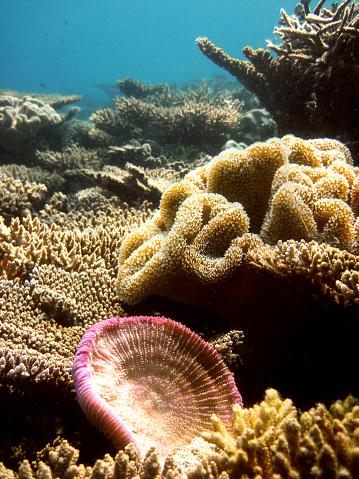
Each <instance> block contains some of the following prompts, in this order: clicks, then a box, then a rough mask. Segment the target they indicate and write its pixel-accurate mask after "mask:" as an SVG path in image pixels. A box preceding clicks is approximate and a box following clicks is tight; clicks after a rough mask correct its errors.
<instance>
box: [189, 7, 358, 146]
mask: <svg viewBox="0 0 359 479" xmlns="http://www.w3.org/2000/svg"><path fill="white" fill-rule="evenodd" d="M324 3H325V2H324V1H320V2H319V3H318V5H317V6H316V7H315V8H314V10H313V13H308V14H307V15H304V18H301V15H300V16H299V17H296V16H291V17H289V16H288V15H287V14H286V13H285V11H284V10H282V11H281V13H282V18H281V22H280V23H281V26H280V27H277V28H275V30H274V33H275V34H276V35H279V36H280V38H281V40H282V44H281V45H279V46H276V45H273V44H272V43H270V42H269V43H268V47H269V48H270V49H272V50H273V51H274V52H275V53H276V54H277V57H276V58H273V57H272V56H271V53H270V51H269V50H263V49H257V50H253V49H252V48H250V47H245V48H244V49H243V55H244V56H245V57H246V58H247V59H248V61H243V60H237V59H234V58H231V57H230V56H229V55H227V54H226V53H224V52H223V51H222V50H221V49H220V48H217V47H216V46H215V45H214V44H213V43H211V42H210V41H209V40H208V39H207V38H199V39H197V45H198V46H199V48H200V50H201V51H202V53H204V54H205V55H206V56H207V57H208V58H209V59H211V60H212V61H213V62H214V63H216V64H217V65H218V66H220V67H221V68H223V69H225V70H227V71H228V72H229V73H230V74H231V75H233V76H235V77H236V78H237V80H238V81H239V82H240V83H241V84H243V85H244V86H245V87H246V88H248V89H249V90H250V91H252V92H253V93H255V94H256V95H257V97H258V98H259V100H260V102H261V104H262V105H263V106H264V107H265V108H266V109H267V110H268V111H269V112H270V114H271V115H272V116H273V118H274V120H275V121H276V123H277V125H278V130H279V134H280V135H283V134H286V133H292V134H295V135H298V136H302V137H304V138H314V137H316V136H328V137H331V138H337V139H339V140H341V141H344V142H349V141H353V142H357V139H358V136H359V131H358V124H359V117H358V110H357V108H356V105H357V104H358V101H359V99H358V98H357V92H358V91H359V76H358V71H357V63H358V39H359V36H358V31H359V30H358V26H359V23H358V22H359V20H358V16H357V13H358V9H357V6H356V3H355V2H354V1H352V2H351V1H350V0H343V1H342V3H341V4H340V5H338V4H336V5H335V4H333V5H334V7H333V9H327V8H324V7H323V5H324Z"/></svg>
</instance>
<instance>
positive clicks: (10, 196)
mask: <svg viewBox="0 0 359 479" xmlns="http://www.w3.org/2000/svg"><path fill="white" fill-rule="evenodd" d="M46 192H47V188H46V186H45V185H43V184H41V183H29V182H27V181H25V182H22V181H21V180H19V179H17V180H15V179H13V178H9V177H7V176H6V175H5V174H4V173H2V174H0V214H1V218H2V219H3V218H4V219H5V220H6V221H11V218H16V217H19V218H22V217H24V216H27V215H28V214H31V213H34V211H35V210H34V206H35V205H36V204H38V203H40V202H41V201H42V200H43V199H44V197H45V195H46Z"/></svg>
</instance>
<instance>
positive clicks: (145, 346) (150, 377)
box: [73, 316, 242, 459]
mask: <svg viewBox="0 0 359 479" xmlns="http://www.w3.org/2000/svg"><path fill="white" fill-rule="evenodd" d="M73 378H74V383H75V388H76V392H77V397H78V400H79V403H80V405H81V407H82V409H83V410H84V411H85V413H86V415H87V416H88V417H89V419H90V420H91V421H92V422H93V423H94V424H95V425H97V426H99V428H100V429H101V430H102V431H103V432H105V433H106V434H107V435H108V436H110V437H111V438H112V440H113V441H114V444H115V445H116V447H118V448H121V447H124V446H125V445H127V444H128V443H130V442H132V443H133V444H134V445H135V446H136V448H137V450H138V452H139V454H140V455H143V454H144V453H146V452H147V451H148V449H149V448H150V447H153V446H156V449H157V452H158V454H159V457H160V458H162V459H164V458H165V457H166V456H167V454H168V453H169V452H171V451H172V450H173V449H174V448H175V447H179V446H182V445H185V444H187V443H189V442H190V441H191V440H192V439H193V438H194V437H196V436H197V435H198V434H200V433H201V432H203V431H206V430H207V431H209V430H210V429H211V414H216V415H217V416H218V417H220V418H221V420H222V421H224V423H226V424H227V425H228V427H230V418H231V410H232V406H233V405H234V404H239V405H240V406H241V405H242V400H241V396H240V394H239V392H238V390H237V388H236V386H235V383H234V379H233V376H232V374H231V373H230V371H229V370H228V369H227V367H226V366H225V364H224V362H223V360H222V359H221V358H220V356H219V354H218V353H217V351H216V350H215V349H214V348H213V347H212V346H211V345H209V344H208V343H206V342H205V341H204V340H203V339H201V338H200V337H199V336H198V335H197V334H195V333H193V332H192V331H190V330H189V329H188V328H186V327H185V326H183V325H181V324H180V323H177V322H175V321H172V320H170V319H167V318H162V317H146V316H132V317H128V318H118V317H114V318H110V319H108V320H105V321H102V322H100V323H98V324H95V325H93V326H92V327H91V328H90V329H89V330H88V331H86V332H85V334H84V336H83V338H82V340H81V342H80V344H79V346H78V349H77V352H76V355H75V359H74V365H73Z"/></svg>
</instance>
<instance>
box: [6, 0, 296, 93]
mask: <svg viewBox="0 0 359 479" xmlns="http://www.w3.org/2000/svg"><path fill="white" fill-rule="evenodd" d="M296 3H297V2H295V1H289V0H257V1H254V0H250V1H244V0H216V1H215V0H182V1H181V0H126V1H125V0H61V1H60V0H31V1H30V0H27V1H25V0H1V1H0V42H1V56H0V62H1V63H0V65H1V66H0V88H10V89H14V90H18V91H26V92H41V93H52V92H56V93H60V94H74V93H81V94H89V95H95V96H96V95H99V96H101V95H104V93H102V92H101V91H100V90H99V89H98V88H97V87H95V86H94V84H96V83H107V84H115V83H116V80H118V79H122V78H125V77H127V76H131V77H133V78H135V79H137V80H141V81H147V82H151V83H154V82H168V83H175V84H177V85H181V84H183V83H184V82H186V81H188V80H193V79H198V78H209V77H211V75H212V74H219V73H221V70H220V69H219V68H218V67H216V66H215V65H214V64H212V62H210V61H209V60H208V59H206V58H205V57H204V56H203V55H202V54H201V52H200V51H199V49H198V47H197V46H196V44H195V39H196V38H197V37H199V36H207V37H208V38H209V39H210V40H211V41H213V42H214V43H215V44H216V45H217V46H220V47H222V48H223V49H224V50H225V51H226V52H227V53H229V54H230V55H231V56H234V57H236V58H241V51H242V48H243V47H244V46H246V45H250V46H252V47H254V48H256V47H264V46H265V39H266V38H269V39H272V38H273V35H272V31H273V28H274V26H276V25H277V24H278V20H279V17H280V8H284V9H285V10H286V11H287V12H288V13H293V10H294V7H295V4H296Z"/></svg>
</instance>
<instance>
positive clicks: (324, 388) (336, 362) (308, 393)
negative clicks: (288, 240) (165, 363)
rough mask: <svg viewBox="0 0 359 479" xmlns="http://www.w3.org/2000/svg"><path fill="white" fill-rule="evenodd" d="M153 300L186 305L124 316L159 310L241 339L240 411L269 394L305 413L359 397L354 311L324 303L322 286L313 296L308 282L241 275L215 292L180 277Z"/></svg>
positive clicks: (141, 308) (245, 270)
mask: <svg viewBox="0 0 359 479" xmlns="http://www.w3.org/2000/svg"><path fill="white" fill-rule="evenodd" d="M321 288H322V286H321ZM308 292H310V294H309V293H308ZM155 293H156V294H159V295H162V296H165V297H166V298H172V299H175V300H177V301H181V300H185V302H186V303H187V305H186V306H185V305H184V304H183V303H177V313H174V314H172V313H173V312H172V311H171V308H172V309H174V308H175V306H174V305H175V304H176V303H174V302H172V303H171V302H170V301H169V300H168V299H165V298H158V297H154V296H152V297H151V298H149V299H147V300H146V301H144V302H142V303H141V304H140V305H138V306H136V307H132V308H129V309H131V314H136V312H141V314H147V311H148V310H149V311H151V307H152V306H153V305H156V304H157V307H158V308H159V309H160V311H161V314H164V315H167V314H168V315H169V317H173V316H175V318H174V319H176V320H177V321H180V322H183V323H184V324H186V325H187V326H189V327H190V328H192V329H193V328H195V331H197V332H199V331H203V328H204V327H207V328H208V325H209V324H210V323H209V321H211V322H212V326H213V328H217V329H218V328H219V329H221V330H225V331H228V330H229V329H233V328H234V329H238V330H242V331H243V332H244V338H245V339H244V347H243V358H242V360H243V364H242V365H241V366H240V367H239V369H238V371H236V373H235V378H236V383H237V387H238V389H239V391H240V393H241V394H242V396H243V401H244V405H245V407H249V406H251V405H252V404H254V403H255V402H258V401H260V400H261V397H262V396H263V394H264V391H265V390H266V389H267V388H270V387H274V388H276V389H277V390H278V391H279V392H280V394H281V395H282V397H290V398H292V399H293V400H294V401H295V403H296V405H297V406H298V407H300V408H302V409H305V408H310V407H312V406H313V404H315V403H317V402H319V401H320V402H323V403H325V404H326V405H330V403H331V402H332V401H334V400H336V399H338V398H342V399H343V398H344V397H346V396H347V395H348V394H349V393H351V394H353V395H354V396H356V397H357V396H359V385H358V383H357V380H356V375H355V371H357V370H358V366H359V357H358V354H357V348H358V337H359V321H358V311H357V308H356V307H355V306H345V305H343V304H339V303H338V302H335V301H334V300H333V298H330V300H329V299H328V298H326V295H325V292H323V290H321V291H319V285H318V291H317V294H316V290H315V285H313V282H311V281H310V280H309V279H308V278H298V277H296V278H293V283H291V281H290V280H288V278H286V280H283V279H281V278H279V277H276V276H274V275H270V274H268V273H263V272H261V274H257V273H256V272H255V271H253V270H252V269H251V268H249V267H242V268H240V271H239V272H237V274H236V275H234V276H233V277H232V278H231V280H230V281H228V282H226V283H220V284H218V285H213V287H209V286H208V285H205V284H203V283H200V282H199V281H198V280H196V279H195V278H194V277H193V276H189V275H186V274H185V273H183V274H182V276H181V278H179V275H178V274H176V276H175V280H172V279H171V276H167V277H166V278H165V279H164V280H163V281H162V282H160V283H158V284H157V285H156V288H155ZM188 303H189V304H192V305H194V306H196V307H198V306H202V307H203V306H205V307H206V308H208V310H211V312H209V311H207V310H204V309H201V308H198V309H193V308H191V307H190V306H188ZM154 307H156V306H154ZM127 309H128V308H127ZM168 309H169V310H168ZM189 311H191V314H190V315H192V316H194V317H196V318H197V319H196V322H197V324H193V323H192V321H191V318H190V317H188V312H189ZM171 314H172V316H171ZM209 318H210V319H209ZM201 328H202V329H201Z"/></svg>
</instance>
